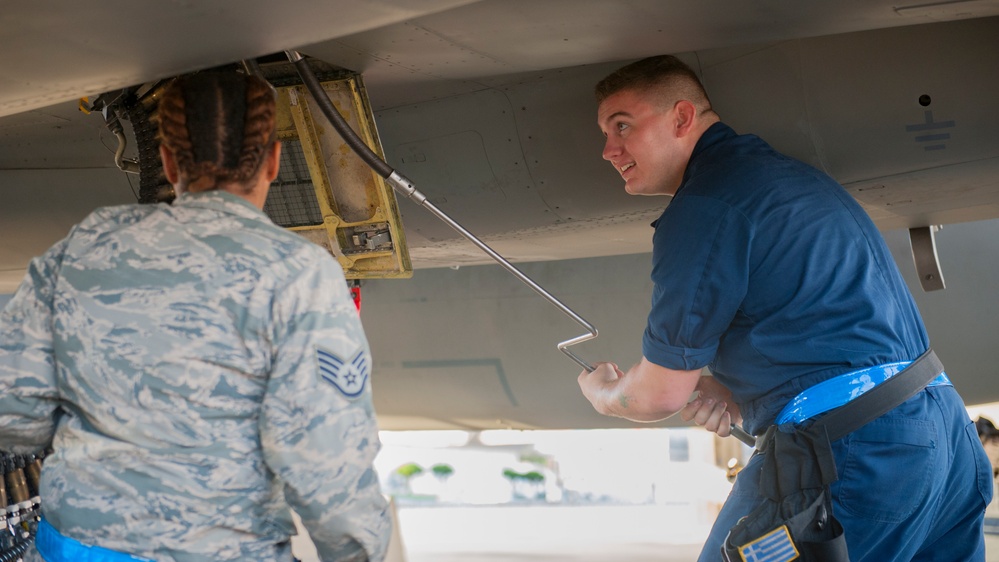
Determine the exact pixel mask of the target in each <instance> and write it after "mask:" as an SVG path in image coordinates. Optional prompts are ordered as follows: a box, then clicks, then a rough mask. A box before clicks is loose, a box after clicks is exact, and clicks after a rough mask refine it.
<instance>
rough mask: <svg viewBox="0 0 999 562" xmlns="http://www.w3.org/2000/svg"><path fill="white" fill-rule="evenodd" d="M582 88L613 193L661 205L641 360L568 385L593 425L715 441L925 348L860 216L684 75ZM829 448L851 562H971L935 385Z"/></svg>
mask: <svg viewBox="0 0 999 562" xmlns="http://www.w3.org/2000/svg"><path fill="white" fill-rule="evenodd" d="M596 94H597V101H598V102H599V109H598V124H599V126H600V129H601V130H602V131H603V133H604V135H605V137H606V139H607V140H606V144H605V147H604V151H603V157H604V159H606V160H608V161H610V163H611V164H613V165H614V168H615V169H616V170H618V172H619V173H620V174H621V177H622V178H624V180H625V190H626V191H627V192H628V193H631V194H633V195H668V196H672V201H671V202H670V204H669V206H668V207H667V208H666V210H665V211H664V212H663V214H662V216H661V217H660V218H659V220H657V221H656V222H655V223H654V227H655V234H654V236H653V253H652V259H653V269H652V280H653V281H654V284H655V286H654V291H653V296H652V309H651V312H650V313H649V319H648V326H647V328H646V331H645V335H644V337H643V342H642V351H643V357H642V358H641V361H639V362H638V364H636V365H635V366H633V367H632V368H631V369H629V370H628V371H627V372H623V371H621V370H620V369H619V368H618V366H617V365H615V364H613V363H600V364H598V365H597V368H596V369H595V370H594V371H593V372H585V371H584V372H583V373H581V374H580V375H579V385H580V388H581V389H582V391H583V394H584V395H585V396H586V398H587V399H589V401H590V402H591V403H592V404H593V406H594V408H595V409H596V410H597V411H598V412H600V413H602V414H605V415H609V416H618V417H623V418H627V419H630V420H635V421H655V420H660V419H664V418H667V417H669V416H672V415H674V414H676V413H677V412H680V413H681V417H682V418H683V419H684V420H687V421H690V420H693V421H694V422H695V423H697V424H699V425H702V426H704V427H705V428H707V429H708V430H710V431H714V432H716V433H717V434H718V435H720V436H723V437H724V436H727V435H728V434H729V431H730V427H731V424H732V423H738V422H740V421H742V422H743V423H744V425H745V428H746V430H748V431H749V432H750V433H753V434H760V433H762V432H763V430H765V429H766V428H767V427H768V426H771V425H773V424H775V423H776V424H780V425H781V426H782V427H783V428H788V427H793V426H794V425H796V424H800V423H802V422H806V421H807V420H809V419H812V418H814V417H815V416H817V415H819V414H821V413H824V412H825V411H828V410H830V409H833V408H835V407H838V406H841V405H843V404H845V403H846V402H848V401H849V400H850V399H851V396H853V395H855V394H856V392H854V391H855V390H856V389H855V387H853V386H850V384H851V383H852V382H856V381H857V380H860V379H863V380H865V381H873V382H874V383H877V382H879V381H883V380H884V379H886V378H888V377H890V376H892V375H893V374H894V373H897V372H898V371H899V370H900V369H902V368H904V367H905V366H906V365H907V364H908V363H909V362H911V361H913V360H914V359H916V358H917V357H919V356H920V355H922V354H923V352H925V351H926V350H927V349H928V348H929V339H928V337H927V334H926V330H925V328H924V327H923V323H922V319H921V318H920V316H919V312H918V310H917V309H916V305H915V303H914V302H913V299H912V296H911V294H910V293H909V291H908V289H907V287H906V285H905V283H904V281H903V280H902V277H901V275H900V273H899V271H898V269H897V267H896V266H895V263H894V261H893V259H892V256H891V254H890V253H889V251H888V249H887V247H886V245H885V243H884V240H883V239H882V237H881V235H880V233H879V232H878V230H877V229H876V228H875V226H874V224H873V223H872V222H871V220H870V218H869V217H868V216H867V214H866V213H865V212H864V210H863V209H862V208H861V207H860V206H859V205H858V204H857V202H856V201H855V200H854V199H853V198H852V197H851V196H850V195H849V194H848V193H847V192H846V190H844V189H843V188H842V187H841V186H840V185H839V184H838V183H836V181H835V180H833V179H832V178H830V177H829V176H827V175H826V174H824V173H822V172H821V171H819V170H816V169H814V168H812V167H810V166H808V165H806V164H803V163H801V162H798V161H796V160H793V159H791V158H788V157H787V156H784V155H782V154H780V153H778V152H776V151H774V149H773V148H771V147H770V146H769V145H767V144H766V143H765V142H763V141H762V140H761V139H759V138H758V137H756V136H753V135H738V134H736V133H735V132H734V131H733V130H732V129H731V128H729V127H728V126H726V125H725V124H724V123H722V122H721V121H720V118H719V116H718V115H717V114H716V113H715V112H714V111H713V110H712V108H711V103H710V101H709V99H708V97H707V94H706V93H705V91H704V89H703V87H702V85H701V83H700V81H699V80H698V78H697V76H696V74H694V72H693V71H692V70H691V69H690V68H689V67H687V66H686V65H684V64H683V63H682V62H681V61H679V60H678V59H676V58H675V57H671V56H660V57H652V58H649V59H644V60H641V61H638V62H636V63H633V64H631V65H628V66H625V67H623V68H621V69H619V70H618V71H616V72H614V73H613V74H611V75H610V76H608V77H607V78H605V79H604V80H603V81H601V82H600V83H599V84H598V85H597V87H596ZM704 367H708V368H709V369H710V370H711V372H712V373H713V375H714V376H713V377H711V376H702V374H701V370H702V368H704ZM858 371H864V373H863V375H864V377H860V376H856V374H857V372H858ZM826 381H831V382H829V383H828V384H824V385H823V387H822V391H821V392H818V391H817V390H816V389H813V388H812V387H814V386H815V385H816V384H818V383H820V382H826ZM830 386H831V387H832V389H831V390H826V389H827V388H828V387H830ZM872 386H874V384H872V383H870V382H868V383H867V384H866V385H865V386H864V389H863V390H864V391H866V390H868V389H869V388H870V387H872ZM810 389H811V390H810ZM695 391H696V392H697V393H698V395H697V398H696V399H694V400H693V401H690V402H689V403H688V400H689V399H690V396H691V395H692V394H693V393H694V392H695ZM851 393H852V394H851ZM796 398H797V399H796ZM815 404H818V405H819V406H821V407H819V408H815V407H812V406H813V405H815ZM832 450H833V454H834V457H835V459H836V468H837V472H838V474H839V480H838V481H836V482H835V483H834V484H833V485H832V496H833V510H834V514H835V516H836V518H837V519H839V521H840V522H841V523H842V525H843V527H844V529H845V534H846V540H847V545H848V549H849V553H850V559H851V560H870V561H878V562H881V561H887V560H955V561H956V560H984V558H985V547H984V538H983V534H982V522H983V517H984V510H985V506H986V504H987V503H988V502H989V501H990V499H991V496H992V482H991V470H990V468H989V462H988V459H987V458H986V457H985V453H984V451H983V450H982V446H981V443H980V442H979V439H978V436H977V433H976V430H975V426H974V423H972V422H971V420H970V419H969V418H968V415H967V412H966V410H965V407H964V404H963V402H962V401H961V398H960V396H959V395H958V394H957V392H956V391H955V390H954V388H953V386H952V385H951V384H950V381H949V380H948V379H947V376H946V374H943V375H940V376H939V377H937V378H936V379H934V380H933V382H931V383H930V385H929V386H927V388H925V389H924V390H923V391H921V392H919V393H918V394H916V395H915V396H914V397H913V398H911V399H909V400H908V401H906V402H904V403H903V404H901V405H900V406H898V407H896V408H895V409H893V410H891V411H890V412H888V413H887V414H885V415H884V416H882V417H880V418H878V419H876V420H874V421H873V422H871V423H869V424H867V425H865V426H863V427H862V428H861V429H859V430H856V431H854V432H853V433H851V434H849V435H847V436H846V437H844V438H842V439H840V440H838V441H836V442H834V443H833V444H832ZM762 459H763V457H762V455H754V457H753V458H752V459H751V460H750V461H749V463H748V465H747V466H746V468H745V469H744V470H743V471H742V472H741V473H740V474H739V477H738V479H737V480H736V483H735V486H734V488H733V490H732V493H731V495H730V496H729V498H728V500H727V501H726V503H725V506H724V508H723V509H722V511H721V513H720V514H719V516H718V519H717V521H716V522H715V525H714V528H713V529H712V531H711V534H710V535H709V537H708V540H707V542H706V544H705V546H704V549H703V551H702V553H701V556H700V560H701V561H710V560H718V559H720V548H721V545H722V543H723V541H724V539H725V536H726V534H727V533H728V531H729V529H730V528H731V527H732V526H733V525H734V524H735V523H736V522H737V521H738V520H739V519H740V518H741V517H743V516H745V515H747V514H749V513H750V512H751V511H752V510H753V509H754V508H755V507H757V506H758V505H760V504H761V503H762V501H763V498H762V497H761V495H760V493H759V490H758V482H759V478H760V470H761V465H762Z"/></svg>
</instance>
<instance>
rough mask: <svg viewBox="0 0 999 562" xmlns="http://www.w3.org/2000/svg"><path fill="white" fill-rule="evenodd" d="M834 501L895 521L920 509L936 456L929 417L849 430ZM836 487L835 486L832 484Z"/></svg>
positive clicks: (877, 518) (851, 510) (859, 513)
mask: <svg viewBox="0 0 999 562" xmlns="http://www.w3.org/2000/svg"><path fill="white" fill-rule="evenodd" d="M847 439H848V440H849V443H848V449H847V454H846V459H845V460H844V461H843V463H842V465H840V466H839V467H838V468H839V469H840V472H839V482H837V483H835V484H834V485H833V488H834V500H837V499H838V503H839V505H840V507H841V508H842V509H844V510H845V511H846V512H848V513H851V514H853V515H856V516H858V517H861V518H864V519H868V520H873V521H878V522H884V523H898V522H900V521H903V520H905V519H906V518H908V517H909V516H910V515H912V513H913V512H914V511H915V510H916V508H917V507H919V505H920V503H921V502H922V501H923V499H924V496H925V495H926V492H927V489H928V488H929V484H930V479H931V477H932V475H933V472H934V469H935V466H936V462H937V456H938V448H937V444H936V441H937V429H936V424H934V423H933V422H932V421H927V420H918V419H911V418H879V419H876V420H874V421H872V422H870V423H869V424H867V425H866V426H864V427H862V428H860V429H859V430H857V431H855V432H854V433H853V434H851V435H850V436H849V437H848V438H847ZM837 487H838V488H839V489H838V490H836V488H837Z"/></svg>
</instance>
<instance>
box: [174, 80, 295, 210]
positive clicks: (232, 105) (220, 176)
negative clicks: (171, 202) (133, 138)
mask: <svg viewBox="0 0 999 562" xmlns="http://www.w3.org/2000/svg"><path fill="white" fill-rule="evenodd" d="M274 103H275V100H274V93H273V90H272V89H271V87H270V85H269V84H267V82H265V81H263V80H261V79H259V78H257V77H255V76H247V75H242V74H237V73H235V72H228V73H223V72H205V73H199V74H193V75H189V76H183V77H180V78H178V79H176V80H174V81H173V82H172V83H171V84H170V85H169V86H168V87H167V88H166V90H165V91H164V92H163V97H162V98H161V100H160V106H159V135H160V142H161V143H163V145H164V146H165V147H166V148H167V149H169V150H170V151H171V152H172V153H173V154H174V158H175V159H176V161H177V167H178V168H179V171H180V176H181V182H182V183H183V184H184V189H186V190H190V188H189V187H188V186H189V185H190V184H192V183H194V182H196V181H198V180H199V179H201V178H205V177H208V178H211V180H212V181H211V182H210V183H208V184H207V185H205V183H206V182H201V185H199V187H198V190H199V191H201V190H211V189H218V188H219V186H220V184H233V183H235V184H239V185H243V186H244V187H245V188H246V189H247V190H250V189H252V182H251V180H252V179H253V178H254V177H256V175H257V172H258V171H259V170H260V166H261V164H262V163H263V161H264V155H265V154H266V153H267V149H268V148H270V146H271V145H272V144H273V142H274V138H275V114H276V111H275V106H274Z"/></svg>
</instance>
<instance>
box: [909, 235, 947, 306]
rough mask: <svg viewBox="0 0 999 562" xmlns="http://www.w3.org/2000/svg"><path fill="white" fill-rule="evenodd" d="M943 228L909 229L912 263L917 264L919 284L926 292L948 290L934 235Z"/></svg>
mask: <svg viewBox="0 0 999 562" xmlns="http://www.w3.org/2000/svg"><path fill="white" fill-rule="evenodd" d="M941 228H943V227H942V226H939V225H931V226H921V227H918V228H910V229H909V243H910V244H911V245H912V261H913V262H914V263H915V264H916V275H918V276H919V283H920V284H921V285H922V286H923V291H925V292H929V291H939V290H941V289H945V288H946V285H945V284H944V278H943V272H942V271H941V270H940V258H939V257H937V244H936V239H935V238H934V234H935V233H936V232H937V231H938V230H940V229H941Z"/></svg>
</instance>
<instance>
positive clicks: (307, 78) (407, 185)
mask: <svg viewBox="0 0 999 562" xmlns="http://www.w3.org/2000/svg"><path fill="white" fill-rule="evenodd" d="M285 54H286V55H287V56H288V60H290V61H291V62H292V63H294V64H295V69H296V70H297V71H298V74H299V76H300V77H301V78H302V83H303V84H305V87H306V88H308V90H309V92H310V93H311V94H312V97H313V99H315V101H316V103H318V104H319V108H320V109H321V110H322V112H323V114H324V115H325V116H326V118H327V119H329V121H330V124H332V125H333V128H335V129H336V130H337V132H338V133H339V134H340V136H341V137H342V138H343V140H344V142H346V143H347V145H349V146H350V148H351V149H352V150H353V151H354V152H355V153H356V154H357V155H358V156H359V157H360V158H361V159H362V160H364V162H365V163H366V164H367V165H368V166H370V167H371V169H372V170H374V171H375V172H376V173H377V174H378V175H380V176H381V177H383V178H384V179H385V181H387V182H388V183H389V185H391V186H392V188H393V189H395V190H396V191H397V192H399V193H401V194H402V195H405V196H406V197H408V198H409V199H411V200H413V201H414V202H416V203H417V204H418V205H420V206H421V207H423V208H424V209H426V210H428V211H430V212H431V213H432V214H433V215H434V216H436V217H437V218H439V219H440V220H442V221H444V222H445V223H447V225H448V226H450V227H451V228H453V229H454V230H455V231H457V232H458V234H461V235H462V236H464V237H465V238H466V239H467V240H468V241H470V242H471V243H473V244H475V245H476V246H478V247H479V249H481V250H482V251H483V252H485V253H486V254H487V255H489V257H491V258H493V259H494V260H496V262H497V263H499V264H500V265H501V266H503V268H504V269H506V270H507V271H509V272H510V273H511V274H513V276H514V277H516V278H517V279H520V280H521V281H522V282H523V283H524V284H525V285H527V286H528V287H530V288H532V289H534V291H535V292H536V293H538V294H539V295H541V297H542V298H544V299H545V300H547V301H548V302H550V303H551V304H552V305H554V306H555V308H557V309H559V310H560V311H562V313H563V314H565V315H566V316H568V317H569V318H571V319H572V320H574V321H575V322H576V323H578V324H579V325H580V326H582V327H583V328H584V329H586V331H587V333H585V334H582V335H580V336H576V337H574V338H571V339H568V340H566V341H564V342H560V343H559V344H558V346H557V347H558V350H559V351H561V352H562V353H564V354H565V355H566V356H567V357H568V358H569V359H572V360H573V361H574V362H575V363H576V364H577V365H579V366H581V367H582V368H584V369H586V370H587V371H591V372H592V371H593V369H594V368H593V366H592V365H590V364H589V363H587V362H586V361H584V360H583V359H582V358H580V357H579V356H578V355H576V354H575V353H573V352H572V351H570V350H569V346H572V345H576V344H578V343H582V342H584V341H589V340H592V339H594V338H596V337H597V329H596V328H595V327H594V326H593V324H590V323H589V322H587V321H586V320H585V319H583V317H582V316H580V315H578V314H576V313H575V312H574V311H573V310H572V309H571V308H569V307H568V306H566V305H565V304H563V303H562V301H560V300H558V299H557V298H555V297H554V296H552V294H551V293H549V292H548V291H546V290H545V289H544V288H542V287H541V286H540V285H538V284H537V283H535V282H534V280H532V279H531V278H530V277H528V276H527V275H525V274H524V273H523V272H522V271H520V270H519V269H517V268H516V267H515V266H514V265H513V264H511V263H510V262H509V261H507V260H506V259H505V258H503V256H501V255H499V254H498V253H496V251H494V250H493V249H492V248H490V247H489V246H488V245H486V243H485V242H483V241H481V240H479V239H478V238H477V237H476V236H475V235H473V234H472V233H471V232H469V231H468V230H467V229H465V227H463V226H461V225H460V224H459V223H458V222H457V221H455V220H454V219H452V218H451V217H450V216H448V215H447V214H446V213H445V212H444V211H441V210H440V209H438V208H437V206H436V205H434V204H433V203H431V202H430V201H428V200H427V197H426V195H424V194H423V193H421V192H420V191H419V190H417V189H416V186H415V185H414V184H413V182H412V181H411V180H409V179H408V178H406V177H405V176H403V175H402V174H400V173H399V172H397V171H395V170H394V169H393V168H392V167H391V166H389V164H388V163H387V162H385V161H384V160H382V159H381V158H379V157H378V155H377V154H375V153H374V152H373V151H372V150H371V149H370V148H368V145H366V144H365V143H364V141H362V140H361V138H360V137H358V136H357V134H356V133H355V132H354V131H353V129H351V128H350V125H348V124H347V122H346V121H345V120H344V119H343V117H342V116H341V115H340V112H339V111H337V110H336V108H335V107H334V106H333V102H331V101H330V99H329V96H327V95H326V92H325V91H324V90H323V88H322V85H321V84H320V83H319V80H318V79H317V78H316V75H315V74H314V73H313V72H312V69H311V68H309V65H308V63H307V62H306V60H305V58H304V57H303V56H302V55H301V54H299V53H298V52H297V51H285ZM732 435H734V436H735V437H736V438H738V439H739V440H740V441H742V442H743V443H745V444H747V445H749V446H750V447H752V446H754V445H755V443H756V439H755V438H754V437H753V436H752V435H749V434H748V433H746V432H745V431H744V430H743V429H742V428H741V427H739V426H737V425H735V424H733V425H732Z"/></svg>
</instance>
